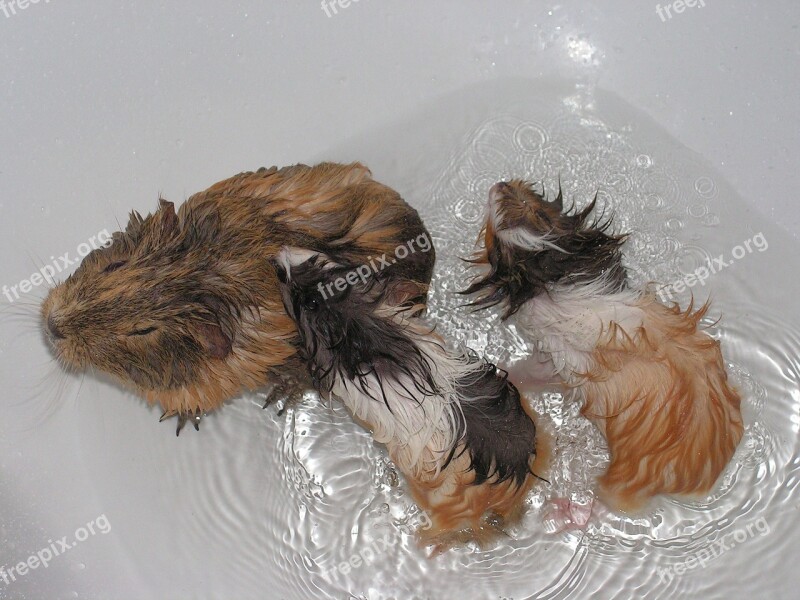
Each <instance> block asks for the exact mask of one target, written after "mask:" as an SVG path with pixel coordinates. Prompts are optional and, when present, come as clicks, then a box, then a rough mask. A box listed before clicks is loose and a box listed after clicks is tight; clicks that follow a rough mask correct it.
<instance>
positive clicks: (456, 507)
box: [390, 399, 552, 549]
mask: <svg viewBox="0 0 800 600" xmlns="http://www.w3.org/2000/svg"><path fill="white" fill-rule="evenodd" d="M523 407H524V408H525V410H526V412H527V413H528V415H529V416H530V417H531V419H534V420H536V418H535V415H534V414H532V411H531V409H530V407H529V403H528V402H527V401H525V400H524V399H523ZM550 438H551V436H550V434H549V433H548V432H545V431H544V430H543V428H541V427H540V428H538V429H537V433H536V455H535V458H534V459H533V460H532V461H531V471H532V472H533V473H536V475H537V476H539V477H541V478H546V477H547V472H548V470H549V466H550V461H551V452H552V441H551V439H550ZM462 449H463V446H459V447H458V449H457V450H456V457H457V458H455V459H454V460H453V461H451V463H450V464H449V465H448V466H447V468H446V469H444V470H442V471H439V472H432V471H429V472H426V473H422V474H418V475H416V476H415V475H414V474H412V473H411V472H407V471H406V472H404V473H403V474H404V475H405V477H406V480H407V481H408V484H409V488H410V490H411V495H412V497H413V498H414V501H415V502H416V503H417V505H418V506H419V507H420V508H421V509H422V510H423V511H425V512H426V513H427V515H428V517H429V518H430V522H431V526H430V528H429V529H425V530H420V531H419V532H418V533H419V535H420V540H421V542H423V543H436V544H438V545H439V548H440V549H443V548H445V547H447V546H450V545H453V544H455V543H459V542H464V541H476V542H478V543H479V544H480V545H484V544H487V543H489V542H491V541H492V540H493V539H495V538H496V537H497V535H498V534H499V533H502V529H501V528H504V527H508V526H511V525H513V524H515V523H516V522H517V521H518V520H519V519H520V518H521V516H522V515H523V514H524V509H525V499H526V497H527V495H528V493H529V492H530V490H531V488H532V486H533V484H534V483H535V481H534V480H535V479H536V478H535V477H534V476H533V475H528V476H527V478H526V479H525V481H524V482H523V483H522V485H519V486H518V485H516V484H515V482H514V481H511V480H508V481H503V482H501V483H496V479H497V477H496V476H494V477H492V478H491V479H489V480H488V481H486V482H484V483H482V484H481V485H474V484H473V482H474V479H475V476H474V472H473V471H469V470H468V469H469V457H468V456H467V454H466V453H465V454H463V455H461V456H459V453H460V452H461V450H462ZM390 454H392V452H391V448H390ZM393 460H394V456H393ZM395 464H397V465H398V466H402V462H400V461H397V460H395Z"/></svg>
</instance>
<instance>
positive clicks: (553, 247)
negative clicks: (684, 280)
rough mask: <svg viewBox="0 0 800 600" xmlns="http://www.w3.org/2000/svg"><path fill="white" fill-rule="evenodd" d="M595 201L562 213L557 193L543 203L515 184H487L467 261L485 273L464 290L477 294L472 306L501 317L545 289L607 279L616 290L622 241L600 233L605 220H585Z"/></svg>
mask: <svg viewBox="0 0 800 600" xmlns="http://www.w3.org/2000/svg"><path fill="white" fill-rule="evenodd" d="M596 201H597V197H596V196H595V198H594V199H593V200H592V201H591V202H590V203H589V204H588V205H587V206H586V207H585V208H584V209H582V210H580V211H577V210H573V211H565V210H564V200H563V194H562V193H561V189H560V188H559V191H558V195H557V196H556V197H555V199H554V200H552V201H548V200H546V199H545V198H544V195H543V193H539V192H537V191H536V190H535V189H534V186H533V185H532V184H531V183H528V182H525V181H522V180H520V179H516V180H512V181H509V182H505V181H501V182H499V183H496V184H495V185H493V186H492V187H491V189H490V190H489V201H488V211H487V212H488V214H487V217H486V222H485V224H484V227H483V230H482V232H481V234H482V237H483V249H482V250H481V251H480V252H479V253H478V255H477V256H476V257H475V258H473V260H472V262H474V263H476V264H487V265H488V267H489V271H488V273H487V274H486V275H484V276H482V277H479V278H478V279H476V280H475V281H474V282H473V283H472V285H470V287H469V288H468V289H467V290H465V291H464V293H465V294H474V293H478V292H482V295H481V296H480V297H479V298H478V299H477V300H475V301H474V302H473V305H475V306H494V305H496V304H500V305H503V306H504V309H505V310H504V313H503V318H507V317H509V316H511V315H512V314H514V313H515V312H517V311H518V310H519V308H520V307H521V306H522V305H523V304H525V303H526V302H527V301H529V300H531V299H532V298H534V297H536V296H537V295H539V294H540V293H542V292H544V291H546V290H547V287H548V285H550V284H554V283H564V282H571V283H575V282H578V281H580V280H582V279H591V278H596V277H607V278H608V279H609V280H613V284H614V285H616V284H618V283H619V282H620V281H621V279H620V278H622V279H624V271H623V270H622V267H621V264H620V253H619V247H620V245H621V244H622V243H623V242H624V239H625V238H624V236H611V235H608V234H606V230H607V229H608V227H609V226H610V220H606V221H603V222H596V221H590V219H589V217H590V215H591V213H592V211H593V210H594V207H595V204H596ZM612 271H613V273H611V272H612Z"/></svg>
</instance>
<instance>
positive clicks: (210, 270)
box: [41, 163, 435, 432]
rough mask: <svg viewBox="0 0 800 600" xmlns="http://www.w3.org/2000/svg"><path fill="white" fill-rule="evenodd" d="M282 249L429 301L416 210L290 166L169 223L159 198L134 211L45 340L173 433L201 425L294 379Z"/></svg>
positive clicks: (250, 178) (66, 299)
mask: <svg viewBox="0 0 800 600" xmlns="http://www.w3.org/2000/svg"><path fill="white" fill-rule="evenodd" d="M286 244H292V245H295V246H298V247H302V248H309V249H313V250H315V251H320V252H325V253H327V254H328V255H330V256H332V257H336V259H337V260H343V261H355V262H358V263H366V262H367V261H370V263H371V264H375V265H376V272H375V278H376V279H379V280H386V281H392V282H394V284H395V285H394V286H393V288H392V289H393V294H394V295H393V296H391V297H390V298H387V302H390V303H396V304H397V305H404V304H418V303H424V301H425V297H426V294H427V288H428V284H429V282H430V278H431V273H432V270H433V264H434V260H435V252H434V249H433V247H432V244H431V241H430V237H429V235H428V232H427V230H426V229H425V227H424V225H423V223H422V221H421V220H420V218H419V215H418V214H417V211H416V210H414V209H413V208H411V207H410V206H409V205H408V204H406V202H405V201H404V200H403V199H402V198H401V197H400V196H399V195H398V194H397V193H396V192H395V191H393V190H392V189H390V188H388V187H387V186H385V185H383V184H381V183H378V182H377V181H374V180H373V179H372V177H371V174H370V171H369V170H368V169H367V168H366V167H365V166H363V165H361V164H359V163H353V164H349V165H344V164H334V163H321V164H318V165H316V166H313V167H310V166H306V165H295V166H291V167H285V168H282V169H278V168H276V167H273V168H270V169H265V168H262V169H260V170H259V171H257V172H247V173H241V174H239V175H236V176H234V177H231V178H230V179H226V180H224V181H220V182H219V183H216V184H215V185H213V186H211V187H210V188H209V189H207V190H206V191H204V192H200V193H198V194H195V195H193V196H191V197H190V198H189V199H188V200H187V201H186V202H185V203H184V204H183V205H182V206H181V207H180V209H179V210H178V211H177V212H176V211H175V207H174V205H173V204H172V203H171V202H167V201H165V200H160V201H159V208H158V210H157V211H156V212H155V213H153V214H150V215H148V216H147V217H144V218H143V217H141V216H140V215H139V214H138V213H136V212H133V213H131V216H130V220H129V222H128V224H127V227H126V228H125V230H124V231H119V232H116V233H114V235H113V238H112V241H111V243H110V245H108V246H107V247H104V248H99V249H97V250H95V251H93V252H92V253H90V254H89V255H87V256H86V257H85V258H84V260H83V262H82V263H81V265H80V266H79V268H78V269H77V270H76V271H75V272H74V273H73V274H72V275H71V276H70V277H69V278H67V280H66V281H64V282H63V283H60V284H58V285H57V286H55V287H54V288H52V289H51V290H50V292H49V294H48V296H47V297H46V299H45V300H44V302H43V304H42V307H41V318H42V322H43V327H44V330H45V333H46V335H47V337H48V338H49V340H50V342H51V343H52V346H53V348H54V352H55V355H56V356H57V358H58V360H59V361H60V362H61V364H62V365H63V366H64V367H66V368H68V369H75V370H81V369H85V368H87V367H91V368H93V369H96V370H98V371H101V372H105V373H107V374H110V375H112V376H113V377H115V378H116V379H118V380H120V381H121V382H122V383H123V384H126V385H127V386H130V387H132V388H133V389H134V390H136V391H137V392H138V393H139V394H141V395H142V396H143V397H144V398H145V399H146V400H147V401H148V402H149V403H151V404H152V403H158V404H160V405H161V407H162V408H163V410H164V415H165V416H170V415H176V414H177V415H178V416H179V424H178V432H180V428H181V427H182V426H183V424H184V423H185V422H186V420H187V419H192V420H193V422H194V424H195V427H197V421H198V420H199V418H200V416H201V415H202V414H204V413H206V412H208V411H211V410H214V409H216V408H218V407H219V406H220V405H222V404H223V403H224V402H225V401H226V400H227V399H229V398H231V397H233V396H235V395H237V394H239V393H240V392H241V391H243V390H246V389H256V388H259V387H261V386H265V385H267V384H270V383H273V382H276V381H277V380H278V378H280V377H283V376H285V373H286V372H292V371H293V370H297V369H299V370H300V371H301V372H302V370H303V369H302V366H300V363H298V362H296V357H295V354H296V343H295V341H296V337H297V332H296V328H295V325H294V322H293V320H292V319H291V318H290V317H289V316H288V315H287V314H286V312H285V310H284V308H283V303H282V302H281V295H280V291H279V289H278V279H277V277H276V274H275V269H274V266H273V263H272V261H271V259H273V258H274V257H275V256H276V255H277V253H278V251H279V250H280V248H281V247H283V246H284V245H286ZM400 248H404V252H403V254H402V256H401V254H400V253H399V252H396V251H397V250H398V249H400ZM409 248H413V250H414V251H413V252H412V251H411V250H410V249H409ZM400 258H402V260H401V259H400ZM376 261H377V262H376ZM163 418H164V417H163V416H162V419H163Z"/></svg>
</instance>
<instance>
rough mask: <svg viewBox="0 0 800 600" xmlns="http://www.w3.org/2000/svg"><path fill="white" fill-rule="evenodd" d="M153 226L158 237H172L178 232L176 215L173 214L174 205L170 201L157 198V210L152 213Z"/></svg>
mask: <svg viewBox="0 0 800 600" xmlns="http://www.w3.org/2000/svg"><path fill="white" fill-rule="evenodd" d="M152 219H153V227H154V228H155V233H156V234H157V236H158V237H159V238H160V239H162V240H163V239H167V238H171V237H173V236H174V235H175V234H176V233H178V215H177V214H175V205H174V204H173V203H172V202H169V201H167V200H164V199H163V198H159V199H158V212H156V214H154V215H153V217H152Z"/></svg>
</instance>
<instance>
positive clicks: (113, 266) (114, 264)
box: [103, 260, 128, 273]
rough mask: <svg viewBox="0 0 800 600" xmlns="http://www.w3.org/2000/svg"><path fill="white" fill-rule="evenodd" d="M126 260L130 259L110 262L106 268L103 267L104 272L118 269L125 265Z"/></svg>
mask: <svg viewBox="0 0 800 600" xmlns="http://www.w3.org/2000/svg"><path fill="white" fill-rule="evenodd" d="M126 262H128V261H126V260H117V261H114V262H112V263H111V264H109V265H108V266H107V267H106V268H105V269H103V273H111V272H112V271H116V270H117V269H119V268H120V267H121V266H122V265H124V264H125V263H126Z"/></svg>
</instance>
